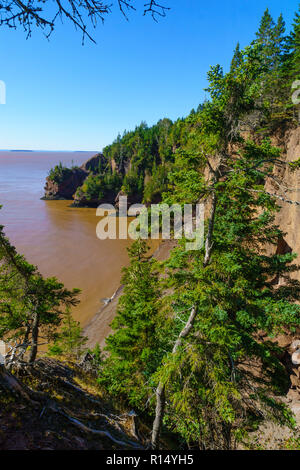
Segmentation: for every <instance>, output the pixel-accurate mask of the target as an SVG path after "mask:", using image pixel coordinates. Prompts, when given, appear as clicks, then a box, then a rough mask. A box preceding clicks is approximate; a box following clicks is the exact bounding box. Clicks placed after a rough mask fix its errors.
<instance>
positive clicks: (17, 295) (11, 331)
mask: <svg viewBox="0 0 300 470" xmlns="http://www.w3.org/2000/svg"><path fill="white" fill-rule="evenodd" d="M79 292H80V291H79V289H73V290H68V289H65V287H64V285H63V284H62V283H60V282H59V281H58V280H57V279H56V278H47V279H45V278H43V277H42V275H41V274H40V273H39V272H38V270H37V268H36V267H35V266H33V265H31V264H29V263H28V262H27V261H26V259H25V258H24V257H23V256H21V255H19V254H18V253H17V251H16V249H15V247H14V246H12V245H11V243H10V241H9V240H8V238H7V237H6V236H5V234H4V231H3V226H0V338H3V339H5V340H7V341H9V342H10V343H12V345H13V348H12V349H13V356H14V357H16V358H19V359H23V356H24V354H25V352H26V351H27V350H28V349H29V348H30V352H29V362H34V361H35V359H36V355H37V351H38V344H39V336H40V332H41V330H42V331H43V336H44V341H45V340H46V341H49V340H50V339H51V338H53V335H54V333H55V331H56V329H57V327H58V326H59V325H60V322H61V319H62V315H63V310H64V308H65V307H71V306H74V305H77V304H78V302H79V301H78V299H77V296H78V294H79Z"/></svg>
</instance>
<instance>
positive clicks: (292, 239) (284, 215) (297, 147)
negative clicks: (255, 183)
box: [266, 126, 300, 281]
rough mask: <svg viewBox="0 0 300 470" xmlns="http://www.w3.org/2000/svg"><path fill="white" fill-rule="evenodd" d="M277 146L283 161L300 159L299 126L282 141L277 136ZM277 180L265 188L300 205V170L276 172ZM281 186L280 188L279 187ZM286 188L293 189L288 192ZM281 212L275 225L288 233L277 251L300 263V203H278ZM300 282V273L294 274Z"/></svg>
mask: <svg viewBox="0 0 300 470" xmlns="http://www.w3.org/2000/svg"><path fill="white" fill-rule="evenodd" d="M273 140H274V144H275V145H278V146H280V147H281V148H282V151H283V152H282V157H281V158H282V159H283V160H285V161H286V162H292V161H295V160H297V159H298V158H300V126H299V127H297V128H296V129H292V130H288V131H286V132H285V134H284V137H283V138H279V137H274V139H273ZM274 178H275V180H276V181H278V182H279V184H277V183H276V181H275V180H272V179H270V180H269V181H268V182H267V185H266V189H267V191H269V192H270V193H275V194H277V195H278V196H279V197H283V198H284V199H285V200H289V201H299V202H300V170H299V169H297V170H295V171H292V169H291V168H289V167H286V166H283V167H282V168H280V169H278V170H276V171H275V172H274ZM279 185H280V186H279ZM286 188H289V189H290V190H288V191H286ZM278 202H279V204H280V206H281V210H280V212H278V214H277V215H276V223H277V224H278V225H279V226H280V228H281V230H282V231H283V232H284V233H285V234H286V235H285V236H284V240H280V242H279V244H278V248H277V251H278V252H280V253H288V252H291V251H292V252H293V253H297V254H298V257H297V259H296V263H298V264H300V236H299V229H300V204H293V203H289V202H285V201H282V200H281V199H280V200H279V201H278ZM292 276H293V277H294V278H296V279H298V280H299V281H300V272H297V273H294V274H292Z"/></svg>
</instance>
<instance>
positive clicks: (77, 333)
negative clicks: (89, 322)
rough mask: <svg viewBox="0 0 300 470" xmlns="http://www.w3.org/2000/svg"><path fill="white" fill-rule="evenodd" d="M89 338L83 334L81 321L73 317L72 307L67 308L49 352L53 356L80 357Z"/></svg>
mask: <svg viewBox="0 0 300 470" xmlns="http://www.w3.org/2000/svg"><path fill="white" fill-rule="evenodd" d="M87 339H88V338H87V337H86V336H83V333H82V328H81V326H80V323H79V322H78V321H75V320H74V319H73V318H72V315H71V313H70V309H68V308H67V310H66V312H65V314H64V319H63V322H62V326H61V328H60V331H59V333H56V335H55V341H54V343H53V344H52V345H51V346H49V348H48V352H49V354H50V355H52V356H56V355H64V356H75V357H77V358H78V357H79V356H80V355H81V353H82V351H83V348H84V345H85V344H86V342H87Z"/></svg>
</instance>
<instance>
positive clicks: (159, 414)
mask: <svg viewBox="0 0 300 470" xmlns="http://www.w3.org/2000/svg"><path fill="white" fill-rule="evenodd" d="M196 315H197V308H196V307H192V311H191V314H190V316H189V319H188V321H187V322H186V324H185V326H184V328H183V329H182V330H181V332H180V333H179V336H178V338H177V340H176V342H175V344H174V346H173V350H172V354H176V352H177V351H178V349H179V347H180V346H181V344H182V339H183V338H185V337H186V336H187V335H188V334H189V332H190V331H191V329H192V328H193V324H194V320H195V318H196ZM165 404H166V397H165V386H164V384H163V383H162V382H159V384H158V387H157V389H156V409H155V419H154V422H153V427H152V439H151V447H152V449H158V446H159V435H160V431H161V427H162V422H163V418H164V414H165Z"/></svg>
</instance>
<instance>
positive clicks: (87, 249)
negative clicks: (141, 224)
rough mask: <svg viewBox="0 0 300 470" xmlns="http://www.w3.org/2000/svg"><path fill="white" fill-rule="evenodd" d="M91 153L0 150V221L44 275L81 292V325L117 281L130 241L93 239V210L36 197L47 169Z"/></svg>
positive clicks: (77, 312)
mask: <svg viewBox="0 0 300 470" xmlns="http://www.w3.org/2000/svg"><path fill="white" fill-rule="evenodd" d="M94 153H95V152H93V153H91V152H0V204H2V205H3V207H2V209H1V210H0V224H1V225H4V226H5V233H6V235H7V236H8V237H9V238H10V240H11V242H12V243H13V244H14V245H15V246H16V248H17V250H18V251H19V252H20V253H22V254H24V255H25V257H26V258H27V260H28V261H29V262H30V263H32V264H35V265H37V266H38V268H39V270H40V272H41V273H42V274H43V275H44V276H56V277H57V278H58V279H59V280H61V281H62V282H63V283H64V284H65V285H66V286H67V287H68V288H72V287H78V288H80V289H81V290H82V293H81V295H80V300H81V303H80V305H79V306H78V307H76V308H74V309H73V314H74V317H75V318H76V319H77V320H80V322H81V324H82V325H83V326H85V325H86V324H87V323H88V322H89V321H90V320H91V318H93V317H94V315H95V314H96V313H97V311H99V309H100V308H101V307H102V305H103V303H102V302H101V299H102V298H103V297H110V296H111V295H112V294H113V293H114V292H115V290H116V289H117V288H118V286H119V284H120V278H121V268H122V267H123V266H125V265H126V264H128V255H127V250H126V247H127V246H129V245H130V243H131V242H130V240H99V239H98V238H97V237H96V225H97V223H98V222H99V220H100V219H99V217H96V209H87V208H82V209H78V208H71V207H69V205H70V201H42V200H40V198H41V197H42V196H43V187H44V183H45V178H46V176H47V174H48V171H49V169H50V168H51V167H52V166H54V165H55V164H57V163H59V161H61V162H62V163H64V164H66V165H69V166H70V165H71V164H72V161H73V162H74V164H77V165H81V164H82V163H83V162H84V161H85V160H87V159H88V158H89V157H90V156H92V155H93V154H94Z"/></svg>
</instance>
